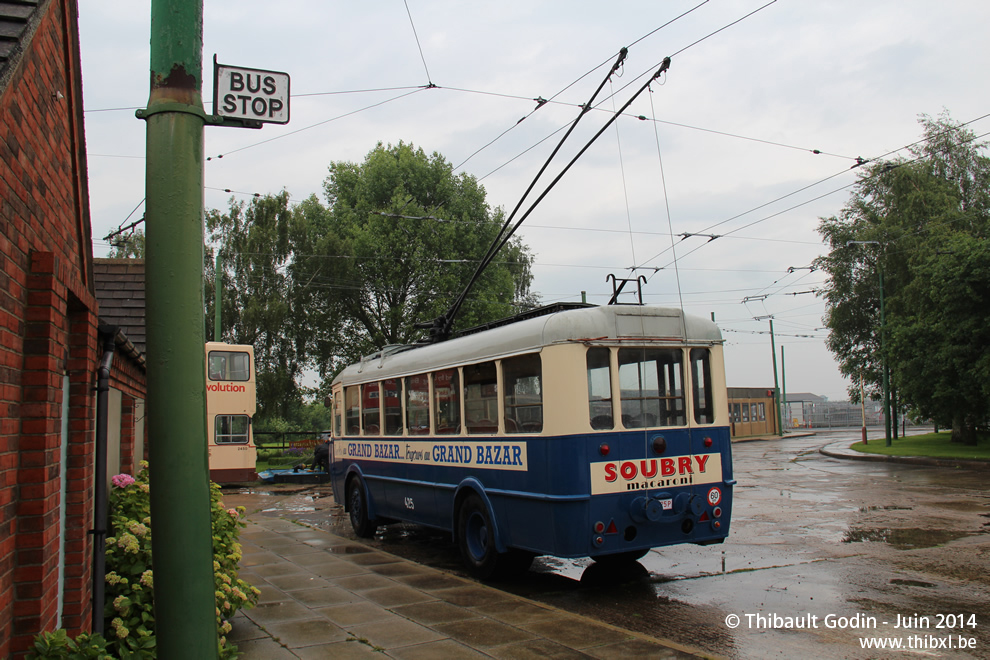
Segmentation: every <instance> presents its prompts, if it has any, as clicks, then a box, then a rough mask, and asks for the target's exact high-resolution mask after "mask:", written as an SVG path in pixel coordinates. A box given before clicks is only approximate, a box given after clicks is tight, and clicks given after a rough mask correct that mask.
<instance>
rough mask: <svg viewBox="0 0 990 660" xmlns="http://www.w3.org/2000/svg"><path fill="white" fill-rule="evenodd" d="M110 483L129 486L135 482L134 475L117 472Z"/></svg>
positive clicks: (119, 486)
mask: <svg viewBox="0 0 990 660" xmlns="http://www.w3.org/2000/svg"><path fill="white" fill-rule="evenodd" d="M110 483H112V484H113V485H114V486H116V487H117V488H127V487H128V486H130V485H131V484H132V483H134V477H132V476H131V475H129V474H116V475H114V476H113V477H112V478H111V479H110Z"/></svg>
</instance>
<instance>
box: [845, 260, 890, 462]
mask: <svg viewBox="0 0 990 660" xmlns="http://www.w3.org/2000/svg"><path fill="white" fill-rule="evenodd" d="M849 245H880V241H846V246H849ZM877 271H878V272H879V274H880V361H881V364H882V365H883V366H882V367H881V368H882V370H883V420H884V422H883V423H884V444H885V445H886V446H887V447H889V446H890V445H891V441H890V438H891V428H890V370H889V368H888V366H887V346H886V339H885V335H886V334H887V333H886V327H887V324H886V319H885V318H884V313H885V310H884V301H883V263H882V262H881V261H880V260H879V259H878V260H877Z"/></svg>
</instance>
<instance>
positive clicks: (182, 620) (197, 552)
mask: <svg viewBox="0 0 990 660" xmlns="http://www.w3.org/2000/svg"><path fill="white" fill-rule="evenodd" d="M202 51H203V2H202V0H152V2H151V93H150V97H149V99H148V107H147V109H145V110H141V111H139V112H138V116H139V117H141V118H142V119H145V120H146V122H147V154H146V155H147V166H146V167H147V170H146V182H145V185H146V195H147V212H146V225H147V229H146V240H147V244H146V246H145V249H146V279H147V330H148V351H147V357H148V423H149V426H148V432H149V440H150V470H151V517H152V525H153V530H152V556H153V557H154V571H155V632H156V636H157V642H158V649H157V655H158V657H159V658H162V659H163V660H178V659H181V660H193V659H199V658H212V659H215V658H216V657H217V623H216V604H215V600H214V594H213V547H212V532H211V524H210V487H209V465H208V458H207V448H206V409H205V395H206V392H205V389H206V386H205V377H204V374H205V372H206V365H205V358H204V356H203V346H204V343H205V334H206V331H205V324H204V320H205V319H204V292H203V258H204V253H203V237H204V230H203V126H204V123H205V121H206V119H205V114H204V112H203V101H202V92H201V89H202V74H203V56H202Z"/></svg>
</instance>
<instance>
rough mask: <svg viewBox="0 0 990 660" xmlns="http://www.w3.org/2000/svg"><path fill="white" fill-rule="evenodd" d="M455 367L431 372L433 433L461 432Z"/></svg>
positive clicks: (459, 395) (458, 385)
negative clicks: (433, 416)
mask: <svg viewBox="0 0 990 660" xmlns="http://www.w3.org/2000/svg"><path fill="white" fill-rule="evenodd" d="M460 387H461V386H460V382H459V379H458V378H457V369H444V370H443V371H437V372H434V374H433V414H434V415H435V418H434V420H433V425H434V433H436V434H437V435H452V434H457V433H460V432H461V390H460Z"/></svg>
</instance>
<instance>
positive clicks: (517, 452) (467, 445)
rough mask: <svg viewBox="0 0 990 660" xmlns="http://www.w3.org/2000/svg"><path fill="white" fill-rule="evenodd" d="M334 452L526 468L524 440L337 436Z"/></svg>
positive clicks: (394, 460)
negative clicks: (393, 438) (379, 438)
mask: <svg viewBox="0 0 990 660" xmlns="http://www.w3.org/2000/svg"><path fill="white" fill-rule="evenodd" d="M334 451H335V452H339V454H338V456H339V457H340V458H353V459H364V460H371V461H384V462H386V463H407V464H410V465H449V466H451V467H475V468H488V469H493V470H517V471H522V472H524V471H526V470H527V468H528V463H527V460H526V443H525V442H450V443H446V442H435V441H425V440H413V441H409V442H397V441H390V440H377V441H376V440H365V439H363V438H362V439H356V438H355V439H354V440H347V438H341V439H338V440H337V442H336V443H335V449H334Z"/></svg>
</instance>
